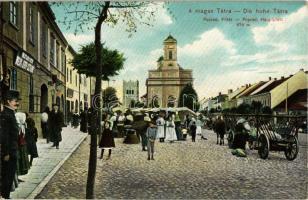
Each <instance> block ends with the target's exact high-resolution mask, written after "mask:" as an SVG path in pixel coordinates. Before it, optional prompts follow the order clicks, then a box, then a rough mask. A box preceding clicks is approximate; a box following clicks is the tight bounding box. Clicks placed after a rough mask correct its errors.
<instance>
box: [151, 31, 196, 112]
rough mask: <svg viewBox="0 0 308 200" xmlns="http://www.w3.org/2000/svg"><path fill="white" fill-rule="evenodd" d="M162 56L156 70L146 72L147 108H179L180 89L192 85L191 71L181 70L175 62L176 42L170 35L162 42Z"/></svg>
mask: <svg viewBox="0 0 308 200" xmlns="http://www.w3.org/2000/svg"><path fill="white" fill-rule="evenodd" d="M163 45H164V56H162V57H160V58H159V59H158V61H157V69H154V70H149V71H148V73H149V74H148V78H147V81H146V86H147V104H148V107H158V106H160V107H181V105H178V100H179V96H180V93H181V91H182V89H183V88H184V87H185V86H186V85H187V84H193V77H192V70H191V69H183V68H182V67H181V66H180V65H179V64H178V62H177V41H176V39H175V38H173V37H172V36H171V35H169V36H168V37H167V38H166V39H165V40H164V43H163Z"/></svg>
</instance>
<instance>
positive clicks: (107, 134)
mask: <svg viewBox="0 0 308 200" xmlns="http://www.w3.org/2000/svg"><path fill="white" fill-rule="evenodd" d="M99 147H100V148H113V147H115V143H114V139H113V135H112V132H111V131H110V130H104V131H103V134H102V137H101V140H100V142H99Z"/></svg>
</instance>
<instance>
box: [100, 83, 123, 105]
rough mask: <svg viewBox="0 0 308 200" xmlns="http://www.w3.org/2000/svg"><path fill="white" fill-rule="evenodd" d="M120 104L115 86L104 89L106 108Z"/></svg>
mask: <svg viewBox="0 0 308 200" xmlns="http://www.w3.org/2000/svg"><path fill="white" fill-rule="evenodd" d="M118 104H119V98H118V97H117V91H116V89H115V88H113V87H107V88H106V89H105V90H103V106H104V108H112V107H116V106H117V105H118Z"/></svg>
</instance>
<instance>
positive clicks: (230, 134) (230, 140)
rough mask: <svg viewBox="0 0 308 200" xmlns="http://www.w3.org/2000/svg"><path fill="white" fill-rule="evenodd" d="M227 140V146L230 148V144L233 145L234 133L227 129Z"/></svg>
mask: <svg viewBox="0 0 308 200" xmlns="http://www.w3.org/2000/svg"><path fill="white" fill-rule="evenodd" d="M227 140H228V146H229V148H232V146H233V142H234V133H233V131H231V130H230V131H228V138H227Z"/></svg>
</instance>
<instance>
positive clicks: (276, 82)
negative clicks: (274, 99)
mask: <svg viewBox="0 0 308 200" xmlns="http://www.w3.org/2000/svg"><path fill="white" fill-rule="evenodd" d="M289 78H290V77H287V78H282V79H279V80H274V81H273V82H272V83H271V84H269V85H268V86H267V87H265V88H264V89H263V90H260V91H259V92H257V93H255V94H262V93H267V92H270V91H271V90H272V89H274V88H275V87H277V86H278V85H280V84H281V83H283V82H284V81H286V80H288V79H289Z"/></svg>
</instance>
